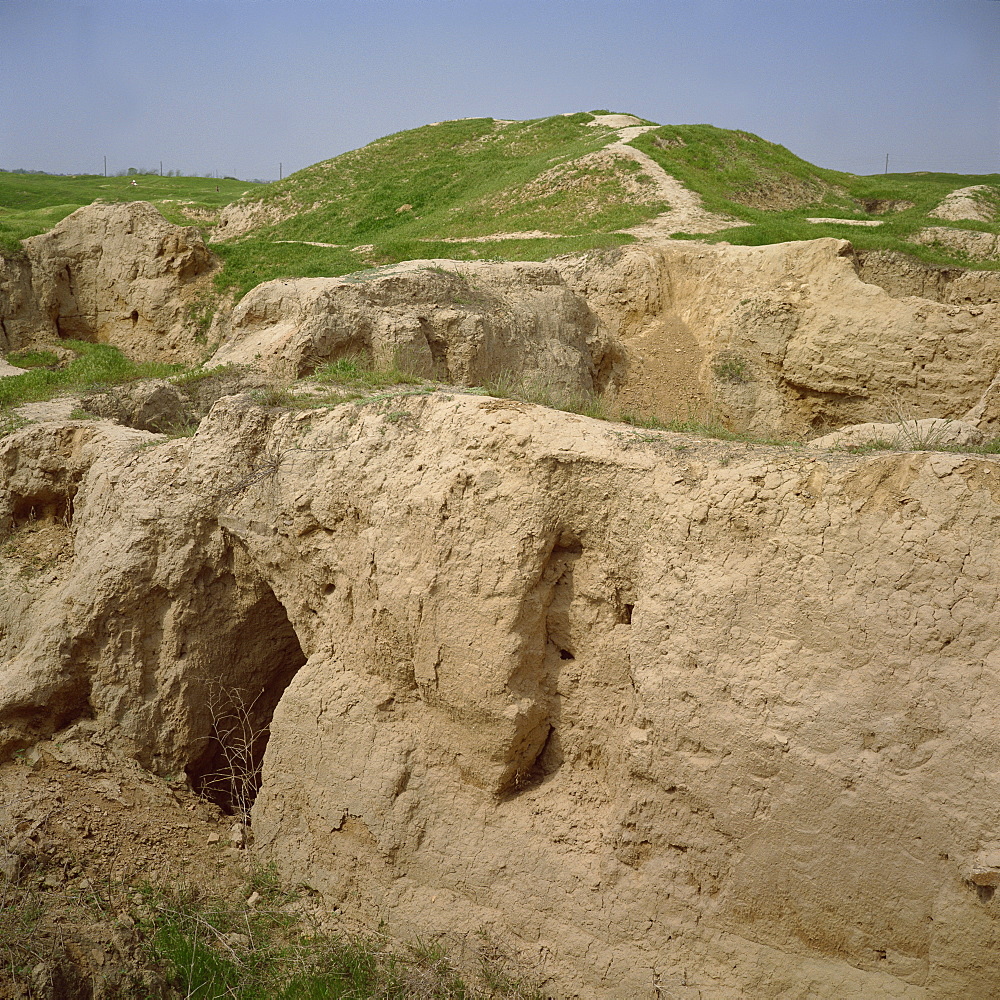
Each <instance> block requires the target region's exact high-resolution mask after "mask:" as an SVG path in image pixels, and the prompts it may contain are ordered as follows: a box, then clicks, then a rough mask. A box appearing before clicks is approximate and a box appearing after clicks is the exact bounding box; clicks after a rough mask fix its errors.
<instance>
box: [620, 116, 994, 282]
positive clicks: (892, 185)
mask: <svg viewBox="0 0 1000 1000" xmlns="http://www.w3.org/2000/svg"><path fill="white" fill-rule="evenodd" d="M632 145H633V146H635V147H636V148H637V149H641V150H642V151H644V152H646V153H647V154H649V155H650V156H651V157H652V158H653V159H654V160H656V161H657V163H659V164H660V165H661V166H662V167H663V169H664V170H666V171H667V173H669V174H671V175H672V176H674V177H676V178H677V179H678V180H679V181H681V182H682V183H683V184H684V185H685V186H687V187H689V188H690V189H691V190H693V191H697V192H698V193H699V194H700V195H701V196H702V198H703V199H704V202H705V206H706V208H709V209H711V210H713V211H717V212H725V213H726V214H728V215H732V216H735V217H736V218H738V219H741V220H743V221H745V222H747V223H749V225H748V226H744V227H740V228H734V229H729V230H725V231H723V232H720V233H715V234H712V235H711V236H710V237H708V238H709V239H712V240H726V241H727V242H729V243H737V244H741V245H747V246H749V245H754V246H757V245H761V244H765V243H782V242H786V241H789V240H808V239H814V238H816V237H817V236H838V237H842V238H847V239H850V240H851V242H852V243H854V244H855V245H857V246H859V247H864V248H881V249H888V250H898V251H901V252H904V253H910V254H913V255H915V256H918V257H921V258H922V259H924V260H927V261H929V262H931V263H937V264H959V265H961V266H966V267H968V266H971V267H983V268H992V269H995V268H997V267H998V266H1000V263H998V262H997V261H995V260H994V261H975V260H969V259H966V258H962V257H960V256H957V255H955V254H954V253H949V252H948V251H947V250H946V249H944V248H935V247H929V246H923V245H920V244H914V243H912V242H910V241H909V240H908V237H911V236H914V235H915V234H917V233H918V232H919V231H920V230H921V229H923V228H925V227H928V226H935V227H946V228H954V229H963V230H970V229H971V230H978V231H981V232H989V233H993V234H997V233H1000V225H998V224H997V221H994V222H992V223H982V222H974V221H968V220H962V221H960V222H949V221H947V220H944V219H939V218H935V217H933V216H931V215H930V213H931V212H933V211H934V209H935V208H936V207H937V206H938V205H939V204H940V203H941V201H942V200H943V199H944V198H945V196H946V195H948V194H949V193H951V192H952V191H954V190H956V189H959V188H965V187H970V186H978V185H986V186H987V187H988V188H990V189H992V190H990V191H987V192H984V193H983V195H982V197H983V199H984V200H985V201H987V202H991V203H992V205H991V207H992V210H993V217H994V220H1000V211H998V210H1000V174H983V175H972V174H940V173H926V172H922V173H915V174H874V175H871V176H860V177H859V176H856V175H854V174H846V173H841V172H839V171H836V170H825V169H823V168H821V167H816V166H813V164H811V163H808V162H807V161H805V160H802V159H800V158H799V157H797V156H795V155H794V154H793V153H790V152H789V151H788V150H787V149H785V147H784V146H778V145H775V144H774V143H770V142H767V141H765V140H764V139H761V138H760V137H758V136H755V135H752V134H751V133H749V132H738V131H729V130H727V129H719V128H714V127H713V126H711V125H665V126H661V127H660V128H658V129H655V130H653V131H650V132H646V133H644V134H643V135H641V136H639V137H638V138H636V139H635V140H633V142H632ZM809 217H833V218H843V219H845V220H849V222H850V221H871V222H879V223H880V225H879V226H877V227H864V226H855V225H850V224H834V223H822V224H814V223H810V222H808V221H807V219H808V218H809Z"/></svg>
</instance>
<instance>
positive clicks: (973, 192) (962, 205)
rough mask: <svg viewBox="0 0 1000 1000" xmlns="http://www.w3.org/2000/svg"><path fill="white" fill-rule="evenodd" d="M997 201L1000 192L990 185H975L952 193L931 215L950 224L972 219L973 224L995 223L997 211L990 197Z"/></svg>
mask: <svg viewBox="0 0 1000 1000" xmlns="http://www.w3.org/2000/svg"><path fill="white" fill-rule="evenodd" d="M990 194H992V196H993V197H992V201H995V200H996V198H997V196H998V192H997V189H996V188H993V187H991V186H990V185H988V184H973V185H972V186H971V187H964V188H957V189H956V190H954V191H952V192H951V194H949V195H948V196H947V197H946V198H945V199H944V200H943V201H942V202H941V204H940V205H938V206H937V208H935V209H934V211H932V212H931V213H930V214H931V215H933V216H935V217H936V218H938V219H947V220H948V221H949V222H960V221H961V220H963V219H970V220H971V221H973V222H995V221H996V210H995V207H994V206H993V205H992V204H991V199H990V198H989V197H988V196H989V195H990Z"/></svg>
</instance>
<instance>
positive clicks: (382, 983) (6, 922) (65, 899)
mask: <svg viewBox="0 0 1000 1000" xmlns="http://www.w3.org/2000/svg"><path fill="white" fill-rule="evenodd" d="M8 857H14V858H15V865H16V867H15V869H14V873H13V874H12V875H10V874H8V873H6V872H0V994H2V995H3V996H18V997H20V996H35V995H36V992H35V990H34V989H32V988H29V984H30V983H31V982H32V981H33V979H35V980H37V976H36V973H35V972H33V969H35V968H36V967H37V966H38V965H39V964H40V965H41V966H42V968H43V969H51V968H53V967H57V966H61V967H62V968H63V969H64V970H66V971H69V970H70V968H71V966H72V964H73V963H72V962H71V960H70V959H69V958H68V954H69V953H68V952H67V951H66V949H65V945H64V944H63V943H62V942H64V941H66V940H73V938H74V936H76V934H77V932H78V931H79V930H80V929H81V928H82V927H85V928H86V931H85V937H89V938H90V940H91V941H92V943H93V944H94V945H96V946H97V948H99V949H101V950H102V951H103V950H104V947H106V949H107V955H106V959H112V958H113V961H114V964H113V965H112V964H108V963H107V961H105V962H103V963H102V969H101V972H99V973H98V974H97V975H98V978H104V976H106V975H107V974H110V975H111V976H112V979H111V982H110V983H107V982H106V983H105V987H108V986H109V985H110V986H112V987H113V988H112V989H111V990H109V991H108V992H107V995H108V996H111V995H114V996H121V997H123V998H126V1000H145V998H148V997H159V998H162V1000H168V998H169V1000H182V998H183V1000H541V994H540V993H539V992H538V991H537V990H536V989H534V988H532V987H531V986H530V985H528V984H527V982H526V980H525V977H524V975H523V973H522V972H521V970H520V969H519V968H518V967H517V965H516V963H515V962H514V961H512V959H511V958H510V956H508V955H506V954H505V953H504V952H503V951H502V950H501V949H500V948H498V947H497V946H496V945H495V944H494V943H492V942H491V941H490V940H489V939H488V938H487V937H486V936H485V935H480V940H479V941H478V942H477V944H476V946H475V948H474V949H473V950H471V955H470V950H469V949H463V951H464V952H465V954H466V958H467V959H469V961H468V969H469V971H468V972H463V973H459V972H458V971H457V970H456V968H455V966H454V965H453V964H452V961H451V958H450V956H449V955H448V953H447V951H446V949H445V948H444V947H442V946H441V944H440V942H438V941H431V942H422V941H419V940H418V941H414V942H412V943H411V944H410V945H409V946H405V947H404V946H399V945H393V944H392V943H391V942H390V941H389V940H388V939H387V938H386V937H384V936H382V935H378V934H376V935H369V936H367V937H361V936H356V937H347V936H341V935H337V934H334V933H330V932H326V931H320V930H319V929H317V928H316V927H315V926H314V925H313V924H312V922H311V921H309V920H308V919H305V918H303V917H300V916H296V915H295V914H294V913H293V912H292V911H291V910H292V908H293V907H294V904H295V902H296V896H295V894H294V893H292V892H289V891H287V890H286V889H284V888H283V887H282V885H281V883H280V880H279V878H278V875H277V872H276V871H275V869H274V868H273V867H268V868H261V867H256V868H255V869H254V870H253V871H251V873H250V875H249V877H248V879H247V881H246V883H245V885H244V886H243V888H242V890H237V891H236V892H235V893H230V894H227V895H226V897H225V898H224V899H223V898H219V897H217V896H214V895H211V894H206V893H205V892H204V891H195V890H179V889H176V888H173V887H161V886H151V885H135V884H128V883H125V882H118V881H117V880H115V879H112V878H111V877H110V876H108V877H106V878H100V879H99V881H98V883H97V884H96V885H92V886H91V888H89V889H86V890H82V891H79V890H78V891H74V890H72V889H69V890H66V889H59V890H54V891H53V890H52V889H51V888H49V887H46V886H45V885H44V883H43V882H42V878H43V876H44V875H45V874H46V873H48V872H58V875H59V877H60V880H61V879H62V878H63V877H64V874H63V869H62V867H61V866H60V865H58V864H56V863H54V862H53V861H52V860H51V859H50V858H49V857H48V856H46V855H45V854H43V853H42V852H40V851H34V852H33V851H31V850H30V848H29V849H28V850H24V849H23V848H22V849H21V851H20V853H19V854H18V855H16V856H14V855H8ZM92 878H93V876H92ZM110 941H115V942H116V945H111V944H106V945H105V943H106V942H110ZM125 942H127V944H125V947H123V944H124V943H125ZM92 954H93V951H91V952H90V955H92ZM88 964H89V965H90V966H91V968H94V966H93V964H92V963H91V962H86V963H84V965H85V966H86V965H88ZM73 978H75V977H72V976H70V979H71V980H72V979H73ZM82 978H83V979H84V981H85V982H86V985H87V986H90V985H92V983H91V977H90V976H89V975H84V976H83V977H82ZM81 985H83V983H81ZM83 992H84V991H82V990H81V992H80V995H81V996H82V995H83ZM86 993H87V995H88V996H89V995H90V992H89V989H88V990H87V991H86ZM37 995H40V994H37ZM46 995H49V994H48V993H46ZM61 995H62V994H60V996H61ZM73 995H74V996H75V995H77V994H76V993H75V992H74V994H73ZM102 995H104V994H103V993H102Z"/></svg>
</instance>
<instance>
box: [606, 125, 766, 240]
mask: <svg viewBox="0 0 1000 1000" xmlns="http://www.w3.org/2000/svg"><path fill="white" fill-rule="evenodd" d="M658 127H659V126H657V125H636V126H633V127H631V128H621V129H618V140H617V141H616V142H613V143H611V145H610V146H605V147H604V148H605V150H607V151H609V152H612V151H613V152H614V153H615V154H617V155H619V156H628V157H630V158H631V159H633V160H635V161H636V162H637V163H638V164H639V165H640V166H641V167H642V169H643V170H644V171H645V173H646V174H647V175H648V176H649V177H650V178H652V180H653V183H654V184H655V185H656V190H657V193H658V194H659V195H660V197H661V198H663V200H664V201H666V202H667V203H668V204H669V205H670V211H669V212H663V213H662V214H661V215H658V216H656V217H655V218H653V219H650V220H649V221H647V222H641V223H639V225H637V226H631V227H630V228H628V229H622V230H620V232H623V233H630V234H631V235H632V236H637V237H638V238H639V239H641V240H655V239H663V238H664V237H669V236H670V235H671V234H673V233H715V232H718V231H719V230H720V229H731V228H732V227H733V226H746V225H749V223H747V222H743V221H742V220H740V219H734V218H732V217H730V216H726V215H718V214H716V213H715V212H709V211H708V210H707V209H706V208H705V206H704V205H703V204H702V201H701V195H699V194H696V193H695V192H694V191H690V190H688V188H686V187H685V186H684V185H683V184H682V183H681V182H680V181H679V180H677V178H676V177H671V176H670V174H668V173H667V172H666V171H665V170H664V169H663V167H661V166H660V165H659V164H658V163H657V162H656V160H654V159H653V158H652V157H651V156H649V155H648V154H647V153H644V152H642V150H640V149H636V148H635V147H634V146H630V145H628V143H630V142H631V141H632V140H633V139H635V138H636V137H637V136H640V135H642V133H643V132H649V131H650V130H651V129H654V128H658Z"/></svg>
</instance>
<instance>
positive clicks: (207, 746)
mask: <svg viewBox="0 0 1000 1000" xmlns="http://www.w3.org/2000/svg"><path fill="white" fill-rule="evenodd" d="M257 589H258V591H259V596H258V597H257V599H256V601H254V602H253V603H252V604H251V605H250V606H249V607H248V608H247V609H246V611H245V612H244V613H243V614H242V615H238V616H235V617H234V620H233V622H232V626H231V627H230V628H229V629H227V633H226V634H225V635H219V636H213V640H214V641H213V647H214V648H213V650H212V651H210V653H209V655H208V656H204V655H203V656H202V657H201V659H202V661H203V670H201V671H199V672H200V673H201V674H202V676H203V684H204V705H203V713H204V717H203V725H204V726H205V728H206V729H207V730H208V734H207V736H205V738H204V746H203V748H202V750H201V752H200V753H199V754H198V756H197V758H196V759H195V760H194V761H193V762H192V763H191V764H189V765H188V767H187V773H188V776H189V778H190V780H191V785H192V787H193V788H194V789H195V790H196V791H198V792H200V793H201V794H203V795H205V796H206V797H208V798H210V799H211V800H212V801H214V802H215V803H217V804H218V805H219V806H220V807H221V808H222V809H223V810H224V811H225V812H227V813H230V814H231V815H235V816H238V817H239V818H240V819H243V820H246V819H247V817H248V816H249V813H250V808H251V807H252V806H253V802H254V799H255V798H256V796H257V791H258V789H259V788H260V772H261V763H262V761H263V759H264V751H265V749H266V748H267V742H268V738H269V737H270V734H271V729H270V727H271V718H272V716H273V715H274V710H275V708H276V707H277V704H278V702H279V701H280V699H281V696H282V694H283V693H284V691H285V688H286V687H288V685H289V683H290V682H291V680H292V678H293V677H294V676H295V674H296V673H297V672H298V670H299V668H300V667H301V666H302V664H303V663H305V660H306V657H305V654H304V653H303V652H302V647H301V646H300V645H299V640H298V637H297V636H296V634H295V630H294V629H293V628H292V623H291V622H290V621H289V619H288V615H287V613H286V612H285V609H284V607H283V606H282V604H281V602H280V601H279V600H278V599H277V597H275V595H274V593H273V591H271V589H270V588H269V587H267V585H266V584H263V583H260V584H259V585H258V588H257Z"/></svg>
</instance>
